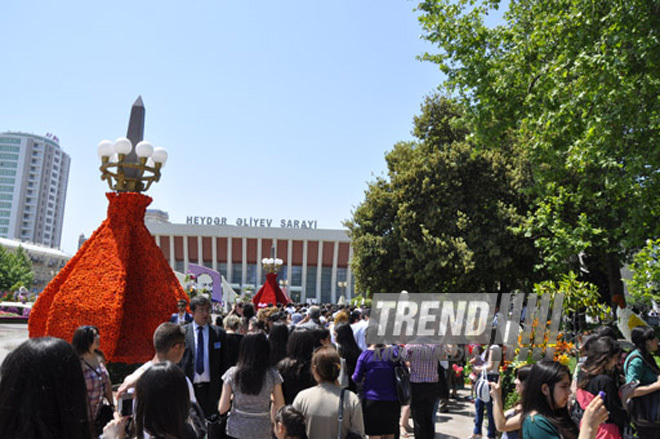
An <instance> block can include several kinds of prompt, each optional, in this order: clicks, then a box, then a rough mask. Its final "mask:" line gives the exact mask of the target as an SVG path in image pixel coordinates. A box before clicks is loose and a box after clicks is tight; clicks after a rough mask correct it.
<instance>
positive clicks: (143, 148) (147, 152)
mask: <svg viewBox="0 0 660 439" xmlns="http://www.w3.org/2000/svg"><path fill="white" fill-rule="evenodd" d="M153 152H154V146H153V145H152V144H151V143H149V142H147V141H146V140H143V141H142V142H140V143H138V144H137V145H135V154H137V156H138V157H146V158H148V157H151V154H152V153H153Z"/></svg>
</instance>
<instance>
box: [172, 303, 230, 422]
mask: <svg viewBox="0 0 660 439" xmlns="http://www.w3.org/2000/svg"><path fill="white" fill-rule="evenodd" d="M190 309H191V311H192V312H193V315H192V316H193V321H192V323H189V324H188V325H186V326H185V329H186V351H185V352H184V354H183V358H182V359H181V362H180V363H179V365H180V366H181V367H182V368H183V371H184V372H185V374H186V376H187V377H188V378H189V379H190V380H191V381H192V383H193V387H194V389H195V397H196V398H197V402H198V403H199V405H200V406H201V407H202V410H203V411H204V415H205V416H206V417H209V416H211V415H213V414H215V413H216V412H217V410H218V400H219V399H220V392H221V390H222V380H221V379H220V377H222V374H224V373H225V371H226V369H227V366H226V361H225V360H224V355H223V351H224V349H223V345H224V343H225V338H226V333H225V330H224V329H222V328H219V327H217V326H214V325H211V324H210V323H209V320H210V315H211V302H210V301H209V299H207V298H206V297H204V296H196V297H194V298H193V299H192V300H191V301H190Z"/></svg>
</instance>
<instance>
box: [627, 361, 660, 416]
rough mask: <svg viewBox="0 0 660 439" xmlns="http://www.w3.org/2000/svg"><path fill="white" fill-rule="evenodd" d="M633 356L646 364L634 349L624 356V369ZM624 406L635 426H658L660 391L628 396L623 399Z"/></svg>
mask: <svg viewBox="0 0 660 439" xmlns="http://www.w3.org/2000/svg"><path fill="white" fill-rule="evenodd" d="M634 356H639V357H640V358H641V359H642V361H643V362H644V363H647V365H648V362H647V360H646V359H645V358H644V357H642V356H641V355H640V354H639V353H638V352H637V351H635V352H633V353H631V354H630V355H628V358H626V362H625V364H624V370H625V369H627V368H628V365H629V360H630V359H631V358H633V357H634ZM649 367H650V365H649ZM625 408H626V410H627V411H628V414H629V415H630V419H631V421H632V422H633V424H635V426H637V427H655V428H657V427H660V391H655V392H652V393H648V394H646V395H643V396H638V397H635V398H629V399H628V400H627V401H625Z"/></svg>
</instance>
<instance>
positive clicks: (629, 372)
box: [623, 326, 660, 439]
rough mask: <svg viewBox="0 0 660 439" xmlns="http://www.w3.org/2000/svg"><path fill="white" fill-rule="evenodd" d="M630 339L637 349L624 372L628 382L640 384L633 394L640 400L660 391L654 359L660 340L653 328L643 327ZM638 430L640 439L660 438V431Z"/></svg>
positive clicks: (637, 328) (658, 376) (630, 357)
mask: <svg viewBox="0 0 660 439" xmlns="http://www.w3.org/2000/svg"><path fill="white" fill-rule="evenodd" d="M630 338H631V339H632V342H633V344H634V345H635V349H634V350H633V351H632V352H630V353H629V354H628V356H627V357H626V361H625V363H624V365H623V370H624V372H625V374H626V382H632V381H637V382H638V383H639V385H638V386H637V388H636V389H635V390H634V391H633V394H632V397H633V398H638V397H640V396H644V395H648V394H649V393H653V392H657V391H658V390H660V370H658V366H657V365H656V363H655V359H654V358H653V352H655V351H657V350H658V338H657V337H656V336H655V331H654V330H653V329H652V328H649V327H641V326H638V327H636V328H633V330H632V332H631V334H630ZM636 429H637V435H638V437H639V438H640V439H647V438H649V439H653V438H660V429H657V428H653V427H641V426H636Z"/></svg>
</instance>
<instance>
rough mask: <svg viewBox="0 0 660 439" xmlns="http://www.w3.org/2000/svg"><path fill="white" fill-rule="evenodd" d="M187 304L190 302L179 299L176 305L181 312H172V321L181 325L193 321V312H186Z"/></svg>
mask: <svg viewBox="0 0 660 439" xmlns="http://www.w3.org/2000/svg"><path fill="white" fill-rule="evenodd" d="M186 306H188V302H186V301H185V300H183V299H179V301H178V302H177V304H176V307H177V308H179V312H175V313H174V314H172V317H170V322H172V323H177V324H179V325H185V324H186V323H190V322H192V321H193V317H192V314H190V313H187V312H186Z"/></svg>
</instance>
